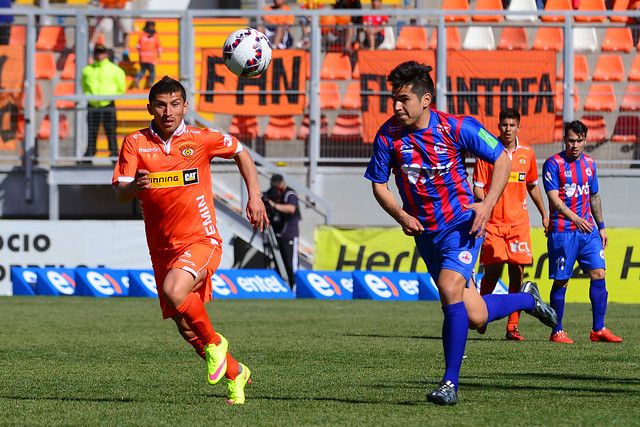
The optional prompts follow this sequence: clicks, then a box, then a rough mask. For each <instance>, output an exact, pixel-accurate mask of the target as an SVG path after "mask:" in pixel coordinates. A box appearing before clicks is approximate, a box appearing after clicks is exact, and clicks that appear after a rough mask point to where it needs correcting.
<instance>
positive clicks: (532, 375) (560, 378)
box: [460, 372, 640, 394]
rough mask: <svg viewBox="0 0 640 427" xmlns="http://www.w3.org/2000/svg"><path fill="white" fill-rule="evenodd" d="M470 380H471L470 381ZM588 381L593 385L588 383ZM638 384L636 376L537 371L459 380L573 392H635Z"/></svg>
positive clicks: (468, 385)
mask: <svg viewBox="0 0 640 427" xmlns="http://www.w3.org/2000/svg"><path fill="white" fill-rule="evenodd" d="M502 378H504V379H508V380H510V384H508V385H504V384H502V383H500V384H499V385H497V384H486V383H484V382H485V381H492V380H496V379H498V380H499V379H502ZM473 379H477V380H479V381H482V383H480V382H473ZM541 379H545V380H548V381H545V384H544V385H540V386H534V385H523V384H522V382H523V381H524V382H526V381H529V380H535V381H540V380H541ZM470 380H471V381H470ZM519 380H520V381H519ZM568 381H581V382H583V384H581V385H579V386H567V385H566V384H567V382H568ZM589 383H591V384H593V385H591V386H590V385H589ZM603 384H618V385H620V386H631V388H628V389H621V388H619V387H618V388H613V387H604V386H603ZM638 385H640V379H638V378H611V377H605V376H595V375H576V374H555V373H554V374H552V375H549V374H544V373H538V372H526V373H514V372H509V373H505V374H492V375H490V376H477V375H476V376H466V378H464V379H463V380H461V381H460V386H462V387H465V388H470V389H477V390H485V389H493V388H495V387H498V386H499V387H500V388H505V389H510V390H559V391H574V392H593V393H615V394H625V393H633V394H637V393H638V390H637V386H638Z"/></svg>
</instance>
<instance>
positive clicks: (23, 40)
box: [9, 25, 27, 46]
mask: <svg viewBox="0 0 640 427" xmlns="http://www.w3.org/2000/svg"><path fill="white" fill-rule="evenodd" d="M25 44H27V27H25V26H24V25H12V26H11V33H10V34H9V45H11V46H24V45H25Z"/></svg>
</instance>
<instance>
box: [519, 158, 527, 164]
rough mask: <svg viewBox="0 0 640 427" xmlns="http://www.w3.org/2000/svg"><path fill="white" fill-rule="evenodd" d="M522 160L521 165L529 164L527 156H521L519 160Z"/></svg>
mask: <svg viewBox="0 0 640 427" xmlns="http://www.w3.org/2000/svg"><path fill="white" fill-rule="evenodd" d="M518 161H519V162H520V164H521V165H526V164H527V158H526V157H520V160H518Z"/></svg>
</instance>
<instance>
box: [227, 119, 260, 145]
mask: <svg viewBox="0 0 640 427" xmlns="http://www.w3.org/2000/svg"><path fill="white" fill-rule="evenodd" d="M229 133H230V134H231V135H233V136H235V137H236V138H238V139H239V140H240V141H251V140H253V139H256V138H257V137H258V135H260V126H259V125H258V118H257V117H256V116H235V115H234V116H233V117H232V118H231V125H229Z"/></svg>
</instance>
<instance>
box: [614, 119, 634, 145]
mask: <svg viewBox="0 0 640 427" xmlns="http://www.w3.org/2000/svg"><path fill="white" fill-rule="evenodd" d="M611 141H612V142H631V143H637V142H640V117H638V116H618V119H617V120H616V125H615V127H614V128H613V133H612V134H611Z"/></svg>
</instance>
